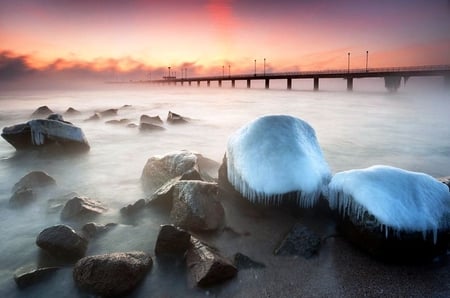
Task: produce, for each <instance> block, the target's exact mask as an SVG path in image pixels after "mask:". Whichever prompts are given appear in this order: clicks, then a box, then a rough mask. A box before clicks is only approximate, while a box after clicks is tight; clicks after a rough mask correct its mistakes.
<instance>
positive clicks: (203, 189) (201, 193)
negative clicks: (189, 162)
mask: <svg viewBox="0 0 450 298" xmlns="http://www.w3.org/2000/svg"><path fill="white" fill-rule="evenodd" d="M172 197H173V202H172V204H173V206H172V210H171V211H170V220H171V222H172V223H174V224H175V225H177V226H179V227H181V228H184V229H187V230H192V231H214V230H216V229H217V228H219V227H220V226H221V225H222V224H223V222H224V217H225V211H224V209H223V206H222V203H221V202H220V201H219V199H218V187H217V184H216V183H209V182H203V181H180V182H178V183H177V184H176V185H175V188H174V190H173V194H172Z"/></svg>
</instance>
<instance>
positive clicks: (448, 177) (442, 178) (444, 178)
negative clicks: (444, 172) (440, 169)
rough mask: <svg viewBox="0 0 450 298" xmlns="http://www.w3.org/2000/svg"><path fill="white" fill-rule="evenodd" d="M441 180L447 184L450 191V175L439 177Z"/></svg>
mask: <svg viewBox="0 0 450 298" xmlns="http://www.w3.org/2000/svg"><path fill="white" fill-rule="evenodd" d="M438 180H439V181H441V182H442V183H444V184H445V185H447V187H448V188H449V191H450V176H447V177H441V178H438Z"/></svg>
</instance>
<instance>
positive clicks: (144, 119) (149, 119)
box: [139, 115, 163, 125]
mask: <svg viewBox="0 0 450 298" xmlns="http://www.w3.org/2000/svg"><path fill="white" fill-rule="evenodd" d="M139 120H140V123H148V124H155V125H162V124H163V121H162V120H161V118H159V116H148V115H141V118H140V119H139Z"/></svg>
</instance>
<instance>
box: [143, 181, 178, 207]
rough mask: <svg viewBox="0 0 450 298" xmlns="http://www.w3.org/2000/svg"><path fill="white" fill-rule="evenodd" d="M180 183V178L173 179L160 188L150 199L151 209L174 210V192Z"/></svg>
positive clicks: (148, 202) (148, 203)
mask: <svg viewBox="0 0 450 298" xmlns="http://www.w3.org/2000/svg"><path fill="white" fill-rule="evenodd" d="M178 181H180V178H179V177H176V178H173V179H171V180H169V181H168V182H166V184H164V185H163V186H161V187H160V188H158V189H157V190H156V191H155V192H154V193H153V194H152V195H151V196H150V198H148V201H147V205H148V206H150V207H160V208H162V209H165V210H168V211H170V210H171V209H172V194H173V190H174V188H175V185H177V183H178Z"/></svg>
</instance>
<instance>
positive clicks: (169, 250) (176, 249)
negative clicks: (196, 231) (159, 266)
mask: <svg viewBox="0 0 450 298" xmlns="http://www.w3.org/2000/svg"><path fill="white" fill-rule="evenodd" d="M190 239H191V235H190V234H189V233H188V232H186V231H184V230H182V229H180V228H177V227H175V226H173V225H162V226H161V229H160V230H159V234H158V239H157V240H156V245H155V255H157V256H160V255H181V256H183V255H184V253H185V252H186V251H187V250H188V248H189V246H190V243H191V242H190Z"/></svg>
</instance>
